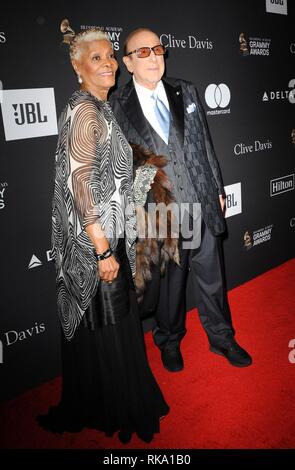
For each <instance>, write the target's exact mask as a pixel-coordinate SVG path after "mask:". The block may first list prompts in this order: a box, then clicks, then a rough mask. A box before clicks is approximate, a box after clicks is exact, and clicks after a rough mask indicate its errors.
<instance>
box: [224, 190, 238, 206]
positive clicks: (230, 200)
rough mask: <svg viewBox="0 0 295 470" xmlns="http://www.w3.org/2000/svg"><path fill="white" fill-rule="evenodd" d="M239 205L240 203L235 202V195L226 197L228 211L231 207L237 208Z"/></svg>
mask: <svg viewBox="0 0 295 470" xmlns="http://www.w3.org/2000/svg"><path fill="white" fill-rule="evenodd" d="M237 204H238V203H237V201H236V200H235V193H232V194H227V195H226V208H227V209H229V208H230V207H235V206H236V205H237Z"/></svg>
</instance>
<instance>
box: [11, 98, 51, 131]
mask: <svg viewBox="0 0 295 470" xmlns="http://www.w3.org/2000/svg"><path fill="white" fill-rule="evenodd" d="M12 107H13V109H14V117H15V122H16V124H18V125H19V126H22V125H23V124H36V122H38V123H41V122H47V116H45V115H43V116H42V114H41V106H40V103H19V104H13V105H12Z"/></svg>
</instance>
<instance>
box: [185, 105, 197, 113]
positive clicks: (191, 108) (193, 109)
mask: <svg viewBox="0 0 295 470" xmlns="http://www.w3.org/2000/svg"><path fill="white" fill-rule="evenodd" d="M195 109H196V103H191V104H189V105H188V107H187V108H186V110H187V112H188V114H190V113H193V112H194V111H195Z"/></svg>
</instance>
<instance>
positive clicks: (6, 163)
mask: <svg viewBox="0 0 295 470" xmlns="http://www.w3.org/2000/svg"><path fill="white" fill-rule="evenodd" d="M63 18H68V19H69V21H70V24H71V26H72V27H73V28H74V29H75V31H79V30H81V29H86V28H88V27H90V26H100V27H101V28H102V29H103V30H105V31H106V32H107V33H108V35H109V37H110V38H111V40H112V42H113V46H114V50H115V52H116V55H117V59H118V61H119V64H120V71H119V73H118V84H119V85H120V84H123V83H126V81H127V80H129V76H128V73H127V72H126V70H125V69H124V65H123V63H122V54H123V43H124V39H125V37H126V35H127V34H128V32H130V31H131V30H132V29H135V28H137V27H140V26H146V27H150V28H151V29H153V30H154V31H156V32H157V33H158V34H159V36H160V38H161V41H162V43H163V44H165V45H166V46H167V57H166V74H167V76H173V77H179V78H183V79H186V80H190V81H192V82H193V83H194V84H195V85H196V87H197V89H198V91H199V95H200V98H201V100H202V103H203V106H204V110H205V113H206V115H207V119H208V124H209V128H210V131H211V134H212V139H213V142H214V145H215V150H216V153H217V156H218V158H219V162H220V166H221V169H222V174H223V178H224V184H225V188H226V194H227V212H226V217H227V234H226V236H225V240H224V257H225V268H226V275H227V287H228V289H231V288H233V287H236V286H238V285H240V284H242V283H244V282H246V281H248V280H250V279H251V278H253V277H255V276H257V275H259V274H261V273H263V272H265V271H267V270H269V269H271V268H273V267H276V266H278V265H279V264H281V263H283V262H284V261H286V260H288V259H290V258H292V257H294V255H295V243H294V240H295V204H294V202H295V191H294V173H295V30H294V20H295V5H294V2H292V1H290V0H289V2H287V0H248V1H246V2H237V1H236V0H224V1H218V0H216V1H215V0H206V1H205V0H185V1H183V2H171V1H169V0H162V1H154V0H150V1H149V2H147V3H146V4H141V3H139V2H135V1H133V0H129V1H128V2H122V1H121V0H113V1H112V4H108V2H103V4H102V3H100V2H96V1H90V0H84V1H83V2H82V3H81V2H77V3H75V2H71V1H60V2H56V3H55V2H54V1H52V2H30V1H27V2H23V4H22V5H21V6H18V7H17V9H16V7H15V5H14V4H13V2H8V1H6V2H5V4H4V5H2V7H1V17H0V64H1V66H0V67H1V68H0V81H1V82H0V88H1V89H0V101H1V117H0V121H1V122H0V139H1V156H0V221H1V230H0V233H1V243H0V257H1V258H0V259H1V298H0V302H1V317H0V374H1V399H3V400H7V399H10V398H13V397H15V396H17V395H18V394H19V393H21V392H23V391H25V390H27V389H29V388H31V387H34V386H37V385H39V384H41V383H43V382H46V381H48V380H50V379H51V378H53V377H55V376H56V375H58V374H59V373H60V348H59V341H60V330H59V323H58V319H57V312H56V310H57V309H56V297H55V272H54V265H53V262H52V260H51V256H50V236H51V233H50V232H51V197H52V189H53V170H54V166H53V165H54V152H55V146H56V141H57V119H58V116H59V114H60V112H61V110H62V109H63V107H64V106H65V104H66V102H67V100H68V98H69V96H70V95H71V94H72V92H73V91H74V90H75V89H77V88H78V83H77V80H76V77H75V75H74V73H73V71H72V68H71V65H70V61H69V57H68V48H67V46H66V45H65V44H62V34H61V32H60V29H59V25H60V22H61V20H62V19H63ZM282 295H283V293H282ZM194 302H195V299H193V298H191V297H190V296H188V305H189V306H190V307H191V306H194ZM270 314H271V312H270Z"/></svg>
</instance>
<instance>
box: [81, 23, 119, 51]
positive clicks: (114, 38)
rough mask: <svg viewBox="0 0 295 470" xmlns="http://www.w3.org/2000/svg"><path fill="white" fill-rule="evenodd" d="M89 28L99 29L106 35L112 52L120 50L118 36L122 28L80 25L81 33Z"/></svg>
mask: <svg viewBox="0 0 295 470" xmlns="http://www.w3.org/2000/svg"><path fill="white" fill-rule="evenodd" d="M89 28H100V29H101V30H102V31H104V32H105V33H107V35H108V37H109V38H110V40H111V42H112V44H113V48H114V51H119V50H120V36H121V33H122V32H123V28H122V27H121V26H98V25H86V24H82V25H81V31H83V30H85V29H89Z"/></svg>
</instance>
